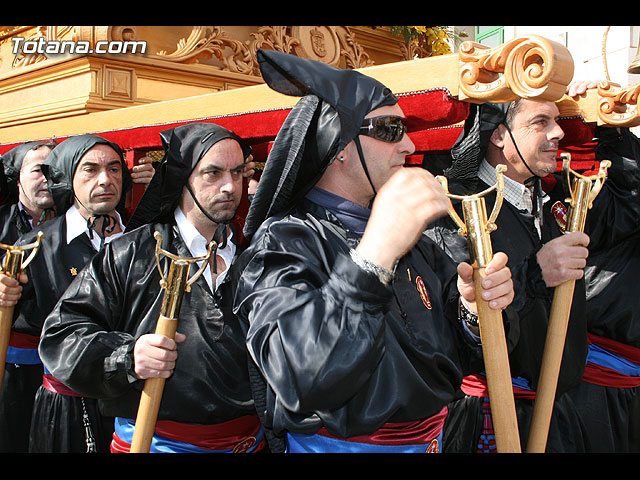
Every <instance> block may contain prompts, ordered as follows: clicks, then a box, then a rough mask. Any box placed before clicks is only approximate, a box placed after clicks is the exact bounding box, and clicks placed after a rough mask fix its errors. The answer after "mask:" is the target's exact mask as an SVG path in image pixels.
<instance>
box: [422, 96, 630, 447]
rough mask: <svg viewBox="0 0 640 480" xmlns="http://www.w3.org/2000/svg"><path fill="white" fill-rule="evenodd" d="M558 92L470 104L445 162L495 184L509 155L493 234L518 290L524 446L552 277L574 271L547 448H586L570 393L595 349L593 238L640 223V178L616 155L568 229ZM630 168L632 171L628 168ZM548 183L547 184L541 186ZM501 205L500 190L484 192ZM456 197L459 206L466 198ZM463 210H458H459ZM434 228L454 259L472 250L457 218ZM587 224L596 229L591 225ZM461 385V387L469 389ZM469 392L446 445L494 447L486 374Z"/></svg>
mask: <svg viewBox="0 0 640 480" xmlns="http://www.w3.org/2000/svg"><path fill="white" fill-rule="evenodd" d="M558 116H559V112H558V107H557V106H556V104H555V103H554V102H548V101H536V100H528V99H518V100H516V101H514V102H511V103H504V104H492V103H486V104H482V105H472V106H471V109H470V114H469V117H468V119H467V121H466V123H465V128H464V132H463V134H462V135H461V137H460V138H459V139H458V141H457V142H456V144H455V145H454V147H453V148H452V151H451V154H452V164H451V167H450V168H449V169H447V170H445V175H446V176H447V178H448V183H449V186H450V191H451V192H452V193H455V194H458V195H470V194H473V193H477V192H481V191H483V190H485V189H487V188H488V187H489V186H491V185H494V184H495V178H496V173H495V168H496V166H497V165H498V164H502V165H506V166H507V170H506V173H505V178H504V182H505V183H504V185H505V187H504V192H505V193H504V199H505V201H504V203H503V205H502V208H501V210H500V214H499V215H498V217H497V220H496V224H497V230H496V231H495V232H493V233H492V234H491V240H492V244H493V247H494V248H495V249H497V250H499V251H503V252H505V253H506V254H507V255H508V256H509V263H508V265H509V267H510V268H511V271H512V273H513V281H514V289H515V293H516V296H515V299H514V301H513V303H512V304H511V305H510V306H509V307H508V308H507V309H506V311H505V314H506V315H507V316H508V317H509V318H511V319H512V321H511V322H510V324H509V325H508V326H507V329H506V334H507V344H508V347H509V351H510V355H509V361H510V368H511V376H512V379H513V389H514V395H515V399H516V410H517V415H518V424H519V431H520V437H521V442H522V446H523V450H525V449H526V443H527V442H526V440H527V437H528V434H529V426H530V422H531V417H532V413H533V406H534V401H535V391H536V389H537V384H538V380H539V374H540V365H541V363H542V357H543V351H544V346H545V339H546V333H547V323H548V319H549V313H550V309H551V301H552V298H553V290H554V287H555V286H557V285H559V284H561V283H563V282H565V281H567V280H576V287H575V291H574V296H573V302H572V308H571V314H570V320H569V324H568V329H567V335H566V342H565V345H564V354H563V358H562V363H561V369H560V375H559V378H558V384H557V390H556V402H555V404H554V411H553V415H552V419H551V424H550V426H549V436H548V443H547V451H548V452H556V453H559V452H574V453H575V452H584V451H586V450H587V449H588V448H589V445H588V443H589V442H588V439H587V437H586V434H585V432H584V425H583V423H582V421H581V419H580V418H579V416H578V415H577V413H576V408H575V406H574V404H573V402H572V400H571V398H570V397H569V395H568V394H567V392H568V391H569V390H571V389H572V388H573V387H575V386H576V385H578V384H579V383H580V380H581V378H582V375H583V372H584V368H585V363H586V356H587V325H586V322H587V315H586V299H585V283H584V280H583V275H584V268H585V265H586V259H587V256H588V249H587V247H589V248H592V247H593V248H597V247H602V246H603V245H607V244H609V245H610V244H612V242H613V241H614V239H615V238H616V237H618V238H622V237H624V236H625V235H626V234H627V233H628V232H630V231H633V230H634V229H636V228H637V225H638V219H639V218H640V216H639V214H640V208H639V205H638V202H637V200H635V198H636V197H637V194H638V189H639V187H640V183H639V177H638V169H637V165H632V164H631V163H628V162H626V161H623V160H622V159H620V158H618V159H614V158H612V160H614V162H613V165H612V167H611V168H610V169H609V178H608V180H607V181H606V182H605V185H604V188H603V189H602V191H601V192H600V194H599V195H598V197H597V198H596V201H595V202H594V205H593V208H592V209H591V210H590V211H589V213H588V215H587V226H586V229H585V231H586V233H582V232H573V233H564V230H563V229H564V226H565V223H563V222H566V217H563V215H562V213H563V212H565V213H566V206H565V203H564V200H565V198H566V197H567V196H568V193H567V192H565V191H564V189H563V182H562V181H561V179H560V177H559V176H558V177H555V176H554V175H552V174H553V173H554V172H555V171H556V169H557V155H558V154H557V152H558V146H559V142H560V140H561V139H562V138H563V136H564V132H563V131H562V129H561V128H560V126H559V124H558V123H557V119H558ZM625 169H627V170H628V171H627V173H628V175H624V174H621V173H622V172H623V171H624V170H625ZM543 186H544V188H543ZM486 199H487V209H489V210H490V209H491V208H493V203H494V202H495V192H493V193H490V194H488V195H487V196H486ZM454 206H455V207H456V208H458V209H459V207H460V205H459V203H455V204H454ZM458 211H459V213H460V210H458ZM426 233H427V235H428V236H429V237H430V238H432V239H433V240H434V241H436V242H437V243H438V244H439V245H440V246H441V247H442V248H443V249H444V250H445V251H446V252H447V253H448V254H449V255H450V256H451V257H452V258H453V259H454V260H455V261H466V260H467V259H468V258H469V253H468V247H467V241H466V239H464V238H462V237H461V236H460V235H458V227H457V226H456V225H455V224H454V223H453V222H452V221H451V219H441V220H438V221H437V222H434V224H432V225H431V226H430V227H429V228H428V230H427V232H426ZM587 234H588V235H587ZM462 392H463V393H462ZM462 392H461V398H460V399H458V400H457V401H456V402H454V403H452V404H451V405H450V412H451V414H450V416H449V418H448V419H447V424H446V425H445V446H446V447H448V451H454V452H462V453H471V452H495V440H494V436H493V432H492V429H491V415H490V412H491V410H490V405H489V402H488V394H487V390H486V378H485V376H484V375H473V376H469V377H467V378H465V380H464V382H463V386H462Z"/></svg>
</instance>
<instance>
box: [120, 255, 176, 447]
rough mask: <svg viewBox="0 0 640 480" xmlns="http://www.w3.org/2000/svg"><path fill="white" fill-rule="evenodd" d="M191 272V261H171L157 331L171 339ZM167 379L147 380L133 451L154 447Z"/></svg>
mask: <svg viewBox="0 0 640 480" xmlns="http://www.w3.org/2000/svg"><path fill="white" fill-rule="evenodd" d="M188 273H189V263H188V262H187V261H182V260H173V261H172V262H171V265H170V267H169V274H168V277H167V287H166V290H165V293H164V297H163V300H162V309H161V313H160V317H159V319H158V324H157V326H156V331H155V333H157V334H159V335H164V336H166V337H168V338H171V339H173V338H175V334H176V330H177V326H178V314H179V313H180V307H181V305H182V297H183V295H184V292H185V288H186V286H187V275H188ZM165 381H166V379H164V378H148V379H146V380H145V382H144V389H143V390H142V395H141V397H140V405H139V406H138V415H137V417H136V424H135V429H134V432H133V440H132V442H131V453H148V452H149V450H150V448H151V439H152V438H153V433H154V431H155V427H156V422H157V419H158V411H159V410H160V403H161V401H162V394H163V391H164V384H165Z"/></svg>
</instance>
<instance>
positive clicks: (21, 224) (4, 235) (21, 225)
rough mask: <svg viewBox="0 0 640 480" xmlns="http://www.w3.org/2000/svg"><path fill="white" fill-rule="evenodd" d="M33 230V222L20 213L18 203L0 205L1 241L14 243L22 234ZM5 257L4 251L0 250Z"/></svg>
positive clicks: (7, 243)
mask: <svg viewBox="0 0 640 480" xmlns="http://www.w3.org/2000/svg"><path fill="white" fill-rule="evenodd" d="M30 230H31V223H29V222H28V221H27V219H26V218H25V217H24V215H22V214H21V213H20V209H19V206H18V204H17V203H13V204H5V205H2V206H0V243H4V244H5V245H13V244H14V243H16V241H17V240H18V238H20V235H24V234H25V233H28V232H29V231H30ZM0 257H4V251H2V252H0Z"/></svg>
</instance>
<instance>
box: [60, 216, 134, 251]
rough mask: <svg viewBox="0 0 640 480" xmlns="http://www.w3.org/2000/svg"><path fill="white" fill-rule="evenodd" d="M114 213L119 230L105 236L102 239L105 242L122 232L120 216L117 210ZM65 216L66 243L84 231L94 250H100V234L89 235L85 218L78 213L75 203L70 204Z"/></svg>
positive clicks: (122, 226)
mask: <svg viewBox="0 0 640 480" xmlns="http://www.w3.org/2000/svg"><path fill="white" fill-rule="evenodd" d="M115 214H116V220H117V221H118V224H119V225H120V232H118V233H114V234H113V235H110V236H108V237H106V238H105V239H104V242H105V243H109V242H110V241H111V240H113V239H115V238H118V237H120V236H122V234H123V233H124V225H123V224H122V218H121V217H120V214H119V213H118V212H115ZM65 217H66V221H67V245H68V244H69V243H71V241H72V240H73V239H75V238H76V237H79V236H80V235H82V234H83V233H85V234H86V235H87V237H89V239H90V240H91V244H92V245H93V247H94V248H95V249H96V251H99V250H100V236H99V235H97V234H96V235H93V238H91V235H90V234H89V228H88V227H87V219H86V218H84V217H83V216H82V215H81V214H80V212H79V211H78V208H77V207H76V206H75V205H71V207H70V208H69V209H68V210H67V212H66V213H65Z"/></svg>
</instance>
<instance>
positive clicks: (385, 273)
mask: <svg viewBox="0 0 640 480" xmlns="http://www.w3.org/2000/svg"><path fill="white" fill-rule="evenodd" d="M349 254H350V255H351V260H353V263H355V264H356V265H358V267H360V268H361V269H362V270H364V271H365V272H368V273H372V274H373V275H375V276H376V277H377V278H378V280H380V282H381V283H382V284H383V285H389V283H391V280H393V277H394V273H393V272H392V271H391V270H389V269H387V268H384V267H382V266H380V265H377V264H375V263H373V262H370V261H369V260H367V259H366V258H364V257H363V256H361V255H360V254H359V253H358V252H356V251H355V250H354V249H353V248H352V249H351V250H350V251H349Z"/></svg>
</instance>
